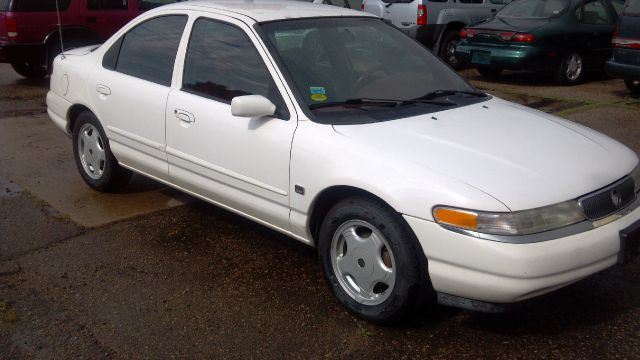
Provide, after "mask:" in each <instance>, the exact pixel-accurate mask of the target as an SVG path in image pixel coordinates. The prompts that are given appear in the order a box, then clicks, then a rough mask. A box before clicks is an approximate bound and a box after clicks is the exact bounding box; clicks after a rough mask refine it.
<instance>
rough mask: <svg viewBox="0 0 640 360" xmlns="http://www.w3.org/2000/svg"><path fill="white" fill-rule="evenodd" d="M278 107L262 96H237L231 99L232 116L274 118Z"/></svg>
mask: <svg viewBox="0 0 640 360" xmlns="http://www.w3.org/2000/svg"><path fill="white" fill-rule="evenodd" d="M275 112H276V106H275V105H274V104H273V103H272V102H271V101H270V100H269V99H267V98H266V97H264V96H262V95H244V96H236V97H234V98H233V99H231V114H233V116H240V117H251V118H252V117H260V116H273V115H274V114H275Z"/></svg>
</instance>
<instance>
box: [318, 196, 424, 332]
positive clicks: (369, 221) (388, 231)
mask: <svg viewBox="0 0 640 360" xmlns="http://www.w3.org/2000/svg"><path fill="white" fill-rule="evenodd" d="M318 248H319V253H320V254H319V255H320V262H321V264H322V269H323V272H324V275H325V279H326V280H327V283H328V284H329V286H330V287H331V290H332V291H333V294H334V295H335V296H336V298H337V299H338V301H339V302H340V303H341V304H342V305H344V306H345V307H346V308H347V309H348V310H349V311H350V312H352V313H353V314H355V315H357V316H359V317H361V318H363V319H365V320H368V321H371V322H375V323H392V322H396V321H399V320H401V319H403V318H405V317H406V316H407V315H409V314H411V313H413V312H414V311H415V310H417V308H418V307H419V306H428V304H426V303H425V300H427V299H428V295H429V294H432V292H431V291H430V290H431V286H430V284H429V281H428V275H427V265H426V262H427V261H426V258H425V256H424V252H423V251H422V248H421V247H420V245H419V244H418V241H417V239H416V237H415V235H414V234H413V232H412V231H411V229H410V228H409V226H408V225H407V224H406V223H405V222H404V220H403V219H402V217H400V215H398V213H396V212H395V211H393V209H391V208H389V206H387V205H386V204H384V203H383V202H382V201H380V200H376V199H370V198H365V197H353V198H348V199H345V200H343V201H341V202H339V203H338V204H336V205H335V206H334V207H333V208H332V209H331V210H330V211H329V213H328V214H327V216H326V217H325V219H324V220H323V222H322V225H321V228H320V238H319V244H318Z"/></svg>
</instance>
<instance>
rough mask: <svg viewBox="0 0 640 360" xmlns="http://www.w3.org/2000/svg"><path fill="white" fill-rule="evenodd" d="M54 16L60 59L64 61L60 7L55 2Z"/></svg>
mask: <svg viewBox="0 0 640 360" xmlns="http://www.w3.org/2000/svg"><path fill="white" fill-rule="evenodd" d="M56 15H57V16H58V33H59V35H60V58H61V59H63V60H64V44H63V43H62V23H61V22H60V7H59V6H58V0H56Z"/></svg>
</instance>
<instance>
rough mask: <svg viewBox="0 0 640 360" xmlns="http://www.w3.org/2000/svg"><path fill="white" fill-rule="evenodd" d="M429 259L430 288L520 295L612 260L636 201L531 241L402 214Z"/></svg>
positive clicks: (488, 296) (488, 297)
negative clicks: (586, 224) (580, 228)
mask: <svg viewBox="0 0 640 360" xmlns="http://www.w3.org/2000/svg"><path fill="white" fill-rule="evenodd" d="M404 218H405V220H407V222H408V223H409V225H410V226H411V228H412V229H413V231H415V233H416V234H417V236H418V239H419V240H420V244H421V245H422V248H423V249H424V252H425V254H426V256H427V259H428V261H429V277H430V278H431V282H432V284H433V287H434V289H435V290H436V291H439V292H443V293H446V294H453V295H456V296H461V297H464V298H468V299H478V300H483V301H489V302H496V303H511V302H517V301H522V300H526V299H529V298H532V297H535V296H538V295H542V294H544V293H548V292H551V291H553V290H555V289H557V288H560V287H563V286H566V285H569V284H571V283H573V282H576V281H579V280H581V279H583V278H585V277H587V276H589V275H592V274H594V273H596V272H599V271H601V270H604V269H606V268H608V267H611V266H613V265H615V264H616V263H617V261H618V253H619V251H620V230H622V229H624V228H626V227H627V226H629V225H631V224H632V223H633V222H634V221H637V220H638V219H639V218H640V207H639V208H636V209H635V210H634V211H633V212H631V213H630V214H628V215H627V216H625V217H623V218H621V219H618V220H616V221H614V222H612V223H609V224H607V225H604V226H601V227H598V228H596V229H593V230H591V231H587V232H583V233H580V234H576V235H571V236H567V237H563V238H559V239H554V240H550V241H543V242H538V243H532V244H508V243H501V242H496V241H486V240H482V239H478V238H474V237H471V236H466V235H462V234H458V233H454V232H452V231H449V230H447V229H444V228H442V227H441V226H439V225H437V224H436V223H434V222H431V221H425V220H422V219H417V218H413V217H410V216H405V217H404Z"/></svg>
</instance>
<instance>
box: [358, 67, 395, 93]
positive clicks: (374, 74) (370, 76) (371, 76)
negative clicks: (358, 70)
mask: <svg viewBox="0 0 640 360" xmlns="http://www.w3.org/2000/svg"><path fill="white" fill-rule="evenodd" d="M386 75H389V72H388V71H387V69H386V68H385V67H384V66H382V65H379V64H378V65H374V66H372V67H371V68H370V69H368V70H367V71H365V72H364V73H363V74H362V75H360V76H359V77H358V79H357V80H356V81H355V83H354V84H353V88H352V91H353V92H358V91H359V90H361V89H362V88H363V87H365V86H366V85H368V84H369V83H370V82H371V81H372V80H375V79H378V78H380V77H382V76H386Z"/></svg>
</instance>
